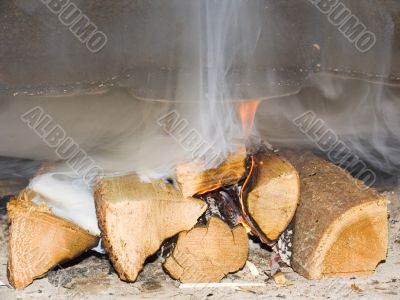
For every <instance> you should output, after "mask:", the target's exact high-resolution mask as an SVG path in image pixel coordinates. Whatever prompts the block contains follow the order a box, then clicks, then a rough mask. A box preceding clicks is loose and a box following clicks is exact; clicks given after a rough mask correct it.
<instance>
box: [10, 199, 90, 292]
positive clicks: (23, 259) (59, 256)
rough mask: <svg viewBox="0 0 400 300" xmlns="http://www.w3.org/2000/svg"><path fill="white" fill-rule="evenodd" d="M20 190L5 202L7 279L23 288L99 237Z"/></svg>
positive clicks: (75, 254)
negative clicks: (36, 202)
mask: <svg viewBox="0 0 400 300" xmlns="http://www.w3.org/2000/svg"><path fill="white" fill-rule="evenodd" d="M32 197H33V194H32V193H31V192H27V191H25V192H23V193H21V194H20V196H19V197H18V198H16V199H13V200H11V201H10V202H9V203H8V205H7V209H8V217H9V221H10V223H11V226H10V235H9V248H8V266H7V270H8V280H9V281H10V283H11V285H12V286H13V287H15V288H17V289H22V288H25V287H26V286H28V285H29V284H31V283H32V282H33V280H34V279H37V278H40V277H43V276H44V275H45V273H47V271H49V270H50V269H51V268H53V267H54V266H56V265H58V264H60V263H62V262H65V261H68V260H71V259H73V258H75V257H78V256H79V255H81V254H82V253H83V252H86V251H88V250H90V249H91V248H93V247H94V246H96V244H97V242H98V238H97V237H95V236H93V235H91V234H89V233H88V232H87V231H85V230H83V229H82V228H80V227H79V226H77V225H75V224H74V223H71V222H69V221H67V220H65V219H62V218H59V217H56V216H54V215H53V214H52V213H51V211H50V209H49V208H47V207H46V206H44V205H42V206H37V205H34V204H33V203H32V202H31V199H32Z"/></svg>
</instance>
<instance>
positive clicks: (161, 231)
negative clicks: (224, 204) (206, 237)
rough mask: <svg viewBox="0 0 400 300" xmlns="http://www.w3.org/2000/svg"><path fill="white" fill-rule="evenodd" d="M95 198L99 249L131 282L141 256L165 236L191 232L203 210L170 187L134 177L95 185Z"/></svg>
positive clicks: (202, 205)
mask: <svg viewBox="0 0 400 300" xmlns="http://www.w3.org/2000/svg"><path fill="white" fill-rule="evenodd" d="M95 199H96V210H97V216H98V220H99V226H100V229H101V231H102V235H103V240H104V247H105V249H106V251H107V252H108V253H109V255H110V259H111V261H112V263H113V265H114V267H115V269H116V271H117V272H118V274H119V276H120V278H121V279H122V280H125V281H135V280H136V278H137V276H138V273H139V272H140V271H141V269H142V268H143V264H144V262H145V260H146V258H147V257H149V256H150V255H152V254H154V253H155V252H156V251H157V250H158V249H159V248H160V246H161V244H162V243H163V242H164V240H166V239H167V238H170V237H172V236H174V235H176V234H177V233H179V232H181V231H184V230H189V229H191V228H192V227H193V226H194V225H195V224H196V223H197V219H198V218H199V217H200V216H201V215H202V214H203V213H204V211H205V210H206V208H207V205H206V203H205V202H204V201H202V200H199V199H194V198H185V197H183V195H182V193H181V192H180V191H178V190H176V189H175V188H174V187H173V186H172V185H170V184H166V183H164V182H162V181H155V182H151V183H144V182H142V181H140V179H139V178H138V177H136V176H123V177H116V178H107V179H104V180H102V181H100V182H99V183H98V184H97V186H96V191H95Z"/></svg>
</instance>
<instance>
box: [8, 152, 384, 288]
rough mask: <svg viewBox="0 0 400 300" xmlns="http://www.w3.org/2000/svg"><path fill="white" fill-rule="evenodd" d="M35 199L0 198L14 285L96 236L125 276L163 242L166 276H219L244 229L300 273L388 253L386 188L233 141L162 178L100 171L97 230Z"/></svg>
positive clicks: (320, 272)
mask: <svg viewBox="0 0 400 300" xmlns="http://www.w3.org/2000/svg"><path fill="white" fill-rule="evenodd" d="M35 196H36V195H35V193H34V192H33V191H31V190H29V189H25V190H24V191H22V192H21V193H20V194H19V196H18V197H15V198H14V199H12V200H11V201H10V202H9V203H8V217H9V222H10V237H9V253H8V255H9V256H8V266H7V268H8V277H9V281H10V283H11V284H12V285H13V286H14V287H15V288H19V289H20V288H25V287H26V286H28V285H29V284H31V283H32V282H33V280H35V279H37V278H40V277H43V276H45V274H46V273H47V272H48V271H49V270H51V269H52V268H53V267H54V266H56V265H58V264H60V263H64V262H67V261H70V260H72V259H74V258H76V257H78V256H80V255H81V254H82V253H84V252H86V251H89V250H90V249H92V248H94V247H95V246H96V245H98V243H99V240H100V239H101V240H102V245H103V246H104V249H105V251H106V253H107V254H108V256H109V258H110V260H111V262H112V264H113V266H114V268H115V270H116V272H117V273H118V275H119V277H120V279H121V280H123V281H127V282H134V281H135V280H136V279H137V277H138V274H139V273H140V272H141V270H142V269H143V267H144V265H145V263H146V259H147V258H149V257H150V256H152V255H154V254H155V253H157V252H158V251H160V249H162V250H163V252H165V253H164V257H165V259H164V263H163V267H164V270H165V272H166V273H168V274H169V275H170V276H171V277H172V278H174V279H176V280H179V281H180V282H182V283H210V282H219V281H221V280H222V279H223V278H224V277H225V276H226V275H227V274H229V273H234V272H237V271H238V270H240V269H241V268H243V266H244V265H245V264H246V261H247V257H248V255H249V241H248V239H249V236H251V237H252V238H253V239H256V240H259V242H260V243H262V244H265V245H266V247H267V248H270V249H273V250H274V251H276V252H277V253H278V254H279V255H280V256H281V258H282V260H284V261H285V262H286V263H287V264H289V265H291V267H292V268H293V269H294V270H295V271H296V272H298V273H299V274H301V275H302V276H304V277H306V278H308V279H320V278H324V277H332V276H353V275H358V274H371V273H372V272H374V270H375V268H376V266H377V264H378V263H379V262H381V261H383V260H384V259H385V257H386V252H387V243H388V221H387V200H386V199H385V197H384V196H382V195H381V194H379V193H378V192H376V191H375V190H374V189H372V188H368V187H366V186H364V185H363V183H362V182H360V181H358V180H357V179H354V178H352V177H351V176H350V175H349V174H348V173H347V172H346V171H345V170H343V169H341V168H339V167H337V166H335V165H333V164H331V163H330V162H327V161H325V160H323V159H322V158H319V157H318V156H315V155H314V154H312V153H310V152H294V151H282V152H279V153H275V152H272V151H269V150H267V149H266V148H264V147H259V148H258V149H257V150H247V151H246V149H245V147H239V149H238V150H237V151H236V152H235V153H232V154H231V155H230V156H229V157H228V158H227V159H226V161H225V162H224V163H223V164H221V165H220V166H219V167H217V168H215V169H209V170H204V169H202V167H201V165H200V164H198V163H197V162H189V163H182V164H181V165H179V166H178V167H177V170H176V180H175V181H171V182H166V181H163V180H158V181H149V182H143V181H142V180H141V179H140V178H139V177H138V176H136V175H126V176H120V177H107V178H102V179H100V180H98V182H97V183H96V185H95V186H94V191H93V196H94V202H95V209H96V215H97V220H98V225H99V228H100V232H101V233H100V234H96V233H95V232H89V231H87V230H85V229H83V228H81V227H80V226H79V225H78V224H75V223H74V222H73V221H71V220H67V219H64V218H62V217H60V216H57V215H55V214H54V213H53V211H52V210H51V209H50V208H49V207H47V206H46V204H44V203H42V204H40V205H38V204H37V203H34V202H33V201H32V200H33V199H34V198H35ZM166 245H168V247H167V246H166ZM165 249H167V250H165ZM265 251H267V250H265ZM278 275H279V276H281V274H278ZM278 275H277V277H278Z"/></svg>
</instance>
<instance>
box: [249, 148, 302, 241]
mask: <svg viewBox="0 0 400 300" xmlns="http://www.w3.org/2000/svg"><path fill="white" fill-rule="evenodd" d="M253 163H254V164H255V166H254V169H255V172H256V173H257V174H255V175H256V176H255V178H253V179H252V180H255V183H254V186H253V189H252V190H251V191H250V192H249V193H248V196H247V199H245V201H244V202H245V209H246V210H247V211H246V213H247V214H248V215H249V216H250V217H251V218H252V219H253V220H254V221H255V223H256V224H257V225H258V227H259V228H260V229H261V231H262V232H263V233H264V234H265V235H266V237H267V238H268V239H269V240H271V241H274V240H276V239H278V237H279V236H280V234H281V233H282V232H283V231H284V230H285V229H286V227H287V226H288V225H289V223H290V222H291V220H292V218H293V216H294V214H295V212H296V208H297V205H298V202H299V198H300V179H299V175H298V173H297V171H296V169H295V168H294V167H293V166H292V165H291V164H290V163H289V162H288V161H287V160H286V159H284V158H283V157H281V156H279V155H276V154H262V155H260V156H256V157H255V158H254V162H253Z"/></svg>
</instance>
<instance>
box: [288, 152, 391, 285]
mask: <svg viewBox="0 0 400 300" xmlns="http://www.w3.org/2000/svg"><path fill="white" fill-rule="evenodd" d="M285 156H286V157H288V158H289V160H290V161H291V162H292V163H293V164H294V165H295V167H296V168H297V169H298V171H299V174H300V180H301V196H300V197H301V198H300V205H299V207H298V209H297V212H296V216H295V227H294V238H293V257H292V267H293V269H294V270H295V271H296V272H298V273H300V274H301V275H303V276H305V277H307V278H309V279H320V278H323V277H332V276H342V275H345V276H353V275H359V274H371V273H373V271H374V270H375V268H376V265H377V264H378V263H379V262H380V261H382V260H384V259H385V258H386V253H387V244H388V221H387V200H386V199H385V197H384V196H383V195H380V194H379V193H378V192H376V191H375V190H373V189H371V188H367V187H366V186H365V185H364V184H363V183H362V182H361V181H359V180H356V179H354V178H352V177H351V176H350V174H348V173H347V172H346V171H344V170H343V169H341V168H339V167H337V166H335V165H333V164H332V163H329V162H327V161H325V160H323V159H321V158H319V157H317V156H315V155H313V154H311V153H303V154H299V153H294V152H287V153H285Z"/></svg>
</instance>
